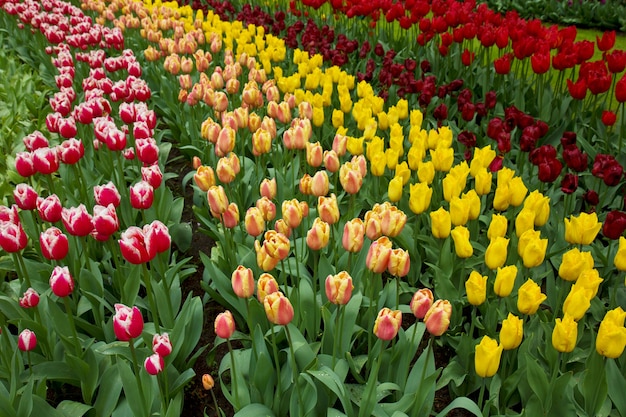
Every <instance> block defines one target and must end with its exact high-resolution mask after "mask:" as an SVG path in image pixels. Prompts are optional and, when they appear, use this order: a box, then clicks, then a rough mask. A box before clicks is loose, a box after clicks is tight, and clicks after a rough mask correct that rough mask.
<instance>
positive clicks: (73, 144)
mask: <svg viewBox="0 0 626 417" xmlns="http://www.w3.org/2000/svg"><path fill="white" fill-rule="evenodd" d="M84 155H85V146H84V145H83V142H81V141H80V140H79V139H76V138H71V139H67V140H64V141H63V142H61V144H60V145H59V146H57V156H58V157H59V159H60V160H61V162H63V163H64V164H68V165H71V164H75V163H77V162H78V161H80V158H82V157H83V156H84Z"/></svg>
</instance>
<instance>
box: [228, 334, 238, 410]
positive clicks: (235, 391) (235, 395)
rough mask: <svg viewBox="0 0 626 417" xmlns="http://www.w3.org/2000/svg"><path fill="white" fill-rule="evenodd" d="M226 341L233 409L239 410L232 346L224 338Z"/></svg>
mask: <svg viewBox="0 0 626 417" xmlns="http://www.w3.org/2000/svg"><path fill="white" fill-rule="evenodd" d="M226 343H227V344H228V353H229V354H230V374H231V375H230V383H231V385H232V387H233V395H234V397H235V404H234V406H235V411H239V410H240V409H241V405H240V404H239V388H238V387H237V368H236V366H235V363H236V362H237V361H236V360H235V356H234V354H233V346H232V345H231V344H230V339H226Z"/></svg>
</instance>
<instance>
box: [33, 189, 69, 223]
mask: <svg viewBox="0 0 626 417" xmlns="http://www.w3.org/2000/svg"><path fill="white" fill-rule="evenodd" d="M37 211H38V212H39V217H41V220H43V221H46V222H49V223H55V222H58V221H59V220H61V219H62V217H63V216H62V212H63V206H61V200H60V199H59V197H58V196H57V195H56V194H51V195H49V196H48V197H46V198H41V197H39V198H38V199H37Z"/></svg>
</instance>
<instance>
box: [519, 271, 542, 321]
mask: <svg viewBox="0 0 626 417" xmlns="http://www.w3.org/2000/svg"><path fill="white" fill-rule="evenodd" d="M546 298H548V297H547V296H546V295H545V294H542V293H541V288H540V287H539V285H538V284H537V283H536V282H535V281H533V280H532V279H531V278H528V280H527V281H526V282H525V283H524V284H522V286H521V287H520V288H519V290H518V292H517V309H518V310H519V312H520V313H522V314H528V315H531V314H535V313H536V312H537V310H538V309H539V305H540V304H541V303H543V302H544V301H545V300H546Z"/></svg>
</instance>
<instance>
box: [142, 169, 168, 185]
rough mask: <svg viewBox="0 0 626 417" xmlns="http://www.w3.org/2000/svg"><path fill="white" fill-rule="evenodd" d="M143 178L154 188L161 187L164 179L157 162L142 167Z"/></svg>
mask: <svg viewBox="0 0 626 417" xmlns="http://www.w3.org/2000/svg"><path fill="white" fill-rule="evenodd" d="M141 179H142V180H144V181H146V182H147V183H148V184H150V185H151V186H152V188H154V189H157V188H159V187H160V186H161V182H162V181H163V173H162V172H161V168H159V165H157V164H154V165H149V166H143V167H141Z"/></svg>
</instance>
